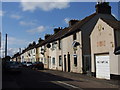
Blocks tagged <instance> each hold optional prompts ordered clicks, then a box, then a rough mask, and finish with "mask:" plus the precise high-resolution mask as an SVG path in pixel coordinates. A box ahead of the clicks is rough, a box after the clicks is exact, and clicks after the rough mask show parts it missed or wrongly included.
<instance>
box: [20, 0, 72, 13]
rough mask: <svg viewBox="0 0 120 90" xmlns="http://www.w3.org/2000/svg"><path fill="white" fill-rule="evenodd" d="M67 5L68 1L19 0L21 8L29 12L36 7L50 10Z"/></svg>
mask: <svg viewBox="0 0 120 90" xmlns="http://www.w3.org/2000/svg"><path fill="white" fill-rule="evenodd" d="M22 1H23V0H22ZM69 6H70V5H69V2H21V7H22V10H23V11H31V12H33V11H34V10H36V9H41V10H43V11H51V10H53V9H64V8H68V7H69Z"/></svg>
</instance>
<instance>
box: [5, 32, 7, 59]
mask: <svg viewBox="0 0 120 90" xmlns="http://www.w3.org/2000/svg"><path fill="white" fill-rule="evenodd" d="M5 37H6V39H5V57H6V56H7V34H6V36H5Z"/></svg>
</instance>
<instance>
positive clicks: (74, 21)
mask: <svg viewBox="0 0 120 90" xmlns="http://www.w3.org/2000/svg"><path fill="white" fill-rule="evenodd" d="M77 22H79V20H75V19H73V20H70V21H69V26H72V25H74V24H76V23H77Z"/></svg>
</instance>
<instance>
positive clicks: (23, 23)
mask: <svg viewBox="0 0 120 90" xmlns="http://www.w3.org/2000/svg"><path fill="white" fill-rule="evenodd" d="M19 24H20V25H23V26H31V25H35V23H34V22H33V21H30V22H25V21H20V22H19Z"/></svg>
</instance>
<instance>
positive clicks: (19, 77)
mask: <svg viewBox="0 0 120 90" xmlns="http://www.w3.org/2000/svg"><path fill="white" fill-rule="evenodd" d="M2 76H3V77H2V89H3V90H4V89H5V90H6V89H7V90H30V89H32V90H35V89H38V90H44V89H50V90H53V89H55V90H57V89H60V90H118V89H115V88H116V86H114V85H111V84H108V83H103V82H97V81H94V80H91V79H87V78H86V77H82V76H81V77H80V76H78V77H77V76H75V74H73V75H72V73H65V72H58V71H50V70H32V69H29V68H22V69H21V72H20V73H18V72H17V73H3V75H2ZM90 88H91V89H90ZM93 88H94V89H93ZM95 88H96V89H95ZM98 88H99V89H98ZM100 88H102V89H100ZM103 88H104V89H103Z"/></svg>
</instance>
